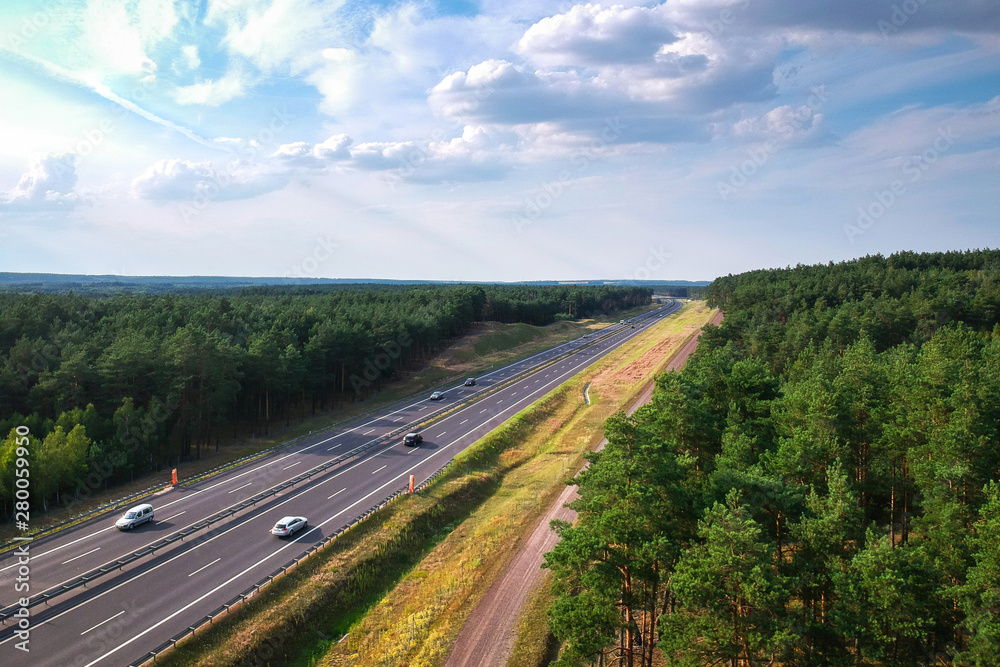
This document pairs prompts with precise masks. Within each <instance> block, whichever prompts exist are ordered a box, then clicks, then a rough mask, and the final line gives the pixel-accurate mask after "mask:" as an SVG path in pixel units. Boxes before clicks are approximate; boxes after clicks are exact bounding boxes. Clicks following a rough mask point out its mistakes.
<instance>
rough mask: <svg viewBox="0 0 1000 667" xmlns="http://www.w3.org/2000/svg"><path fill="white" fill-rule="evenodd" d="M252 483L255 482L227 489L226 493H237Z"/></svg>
mask: <svg viewBox="0 0 1000 667" xmlns="http://www.w3.org/2000/svg"><path fill="white" fill-rule="evenodd" d="M292 465H295V464H294V463H293V464H292ZM289 467H291V466H289ZM285 469H286V470H287V469H288V468H285ZM251 484H253V482H247V483H246V484H244V485H243V486H237V487H236V488H235V489H233V490H232V491H226V494H230V493H236V492H237V491H239V490H240V489H245V488H247V487H248V486H250V485H251Z"/></svg>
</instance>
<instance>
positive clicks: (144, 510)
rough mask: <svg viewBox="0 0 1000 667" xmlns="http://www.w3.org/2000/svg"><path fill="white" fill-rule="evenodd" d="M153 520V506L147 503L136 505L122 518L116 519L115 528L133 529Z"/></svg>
mask: <svg viewBox="0 0 1000 667" xmlns="http://www.w3.org/2000/svg"><path fill="white" fill-rule="evenodd" d="M152 520H153V506H152V505H150V504H148V503H146V504H143V505H136V506H135V507H133V508H131V509H130V510H129V511H127V512H125V514H122V518H120V519H118V521H115V528H117V529H118V530H132V529H133V528H135V527H136V526H141V525H142V524H144V523H146V522H147V521H152Z"/></svg>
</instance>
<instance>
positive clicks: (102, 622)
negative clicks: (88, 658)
mask: <svg viewBox="0 0 1000 667" xmlns="http://www.w3.org/2000/svg"><path fill="white" fill-rule="evenodd" d="M124 613H125V610H124V609H122V610H121V611H120V612H118V613H117V614H115V615H114V616H112V617H111V618H107V619H104V620H103V621H101V622H100V623H98V624H97V625H95V626H94V627H93V628H89V629H87V630H84V631H83V632H81V633H80V636H81V637H82V636H84V635H85V634H87V633H88V632H90V631H91V630H94V629H96V628H99V627H101V626H102V625H104V624H105V623H107V622H108V621H113V620H115V619H116V618H118V617H119V616H121V615H122V614H124Z"/></svg>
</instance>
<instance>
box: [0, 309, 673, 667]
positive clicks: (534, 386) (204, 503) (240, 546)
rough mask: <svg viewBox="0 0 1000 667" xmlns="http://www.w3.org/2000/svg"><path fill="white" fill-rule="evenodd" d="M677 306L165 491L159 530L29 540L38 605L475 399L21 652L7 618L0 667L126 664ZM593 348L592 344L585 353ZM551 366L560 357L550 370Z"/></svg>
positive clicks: (69, 532) (104, 591) (9, 587)
mask: <svg viewBox="0 0 1000 667" xmlns="http://www.w3.org/2000/svg"><path fill="white" fill-rule="evenodd" d="M679 308H680V303H678V302H668V303H667V305H665V306H663V307H661V308H659V309H656V310H654V311H651V312H650V313H648V314H646V315H643V316H641V317H637V318H634V319H633V322H632V324H626V325H625V326H621V325H613V326H612V327H609V328H607V329H604V330H602V331H601V332H600V333H592V334H588V335H587V336H584V337H582V338H579V339H576V340H574V341H570V342H568V343H565V344H563V345H560V346H557V347H555V348H552V349H550V350H547V351H545V352H541V353H539V354H536V355H534V356H532V357H529V358H527V359H524V360H522V361H519V362H517V363H514V364H510V365H508V366H505V367H502V368H499V369H497V370H495V371H492V372H491V373H488V374H486V375H483V376H479V377H477V384H476V386H474V387H464V386H456V387H453V388H450V389H448V390H446V391H445V397H444V399H442V400H441V401H440V402H438V401H430V400H429V399H428V398H427V397H426V396H421V397H414V398H412V399H410V400H406V401H400V402H398V403H396V404H393V405H391V406H388V407H386V408H385V409H384V411H380V412H378V413H377V414H372V415H369V416H367V417H364V418H361V419H359V420H358V421H357V422H355V423H351V424H348V425H345V426H344V427H343V428H341V429H338V430H336V431H327V432H324V433H322V434H317V435H316V436H314V437H312V438H307V439H305V440H303V441H300V442H298V443H296V444H295V445H293V446H290V447H288V448H284V449H281V450H278V451H276V452H273V453H271V454H269V455H268V456H266V457H264V458H262V459H258V460H255V461H253V462H250V463H247V464H245V465H243V466H239V467H236V468H233V469H232V470H229V471H226V472H224V473H221V474H219V475H216V476H214V477H211V478H209V479H207V480H204V481H202V482H200V483H197V484H194V485H191V486H182V487H178V488H175V489H171V490H169V491H166V492H164V493H162V494H159V495H157V496H154V497H153V498H152V499H151V500H146V501H145V502H150V503H152V505H153V507H154V509H155V519H154V521H153V522H150V523H147V524H145V525H143V526H141V527H139V528H136V529H135V530H133V531H129V532H121V531H119V530H118V529H117V528H115V527H114V522H115V520H116V518H117V516H118V514H117V513H114V514H111V513H109V514H105V515H101V516H97V517H94V518H92V519H90V520H88V521H86V522H84V523H82V524H78V525H76V526H74V527H72V528H69V529H66V530H63V531H60V532H58V533H55V534H53V535H50V536H46V537H43V538H40V539H38V540H36V541H33V542H31V543H30V549H29V553H30V560H29V561H28V567H29V569H30V574H29V575H28V577H27V579H28V583H30V595H31V596H36V595H38V594H41V593H43V592H46V591H50V590H53V589H56V588H58V587H59V586H61V585H63V584H64V583H67V582H71V581H73V580H75V579H77V578H78V577H79V576H80V575H81V574H84V573H86V572H90V571H93V570H95V569H96V568H99V567H102V566H107V565H109V564H113V563H114V562H115V561H116V560H117V559H119V558H123V557H124V556H127V555H129V554H131V553H132V552H134V551H136V550H138V549H141V548H142V547H144V546H146V545H149V544H151V543H154V542H157V541H159V540H162V539H163V538H165V537H167V536H169V535H171V534H173V533H175V532H176V531H178V530H181V529H184V528H187V527H189V526H191V525H193V524H196V523H198V522H199V521H201V520H203V519H205V518H206V517H208V516H210V515H212V514H215V513H216V512H219V511H220V510H223V509H225V508H227V507H230V506H233V505H236V504H238V503H239V502H241V501H243V500H246V499H247V498H250V497H252V496H254V495H256V494H258V493H260V492H261V491H264V490H265V489H268V488H270V487H274V486H275V485H277V484H280V483H282V482H285V481H287V480H289V479H291V478H293V477H295V476H297V475H299V474H301V473H303V472H305V471H308V470H310V469H311V468H314V467H315V466H318V465H321V464H323V463H327V462H329V461H330V460H331V459H332V458H335V457H337V456H340V455H342V454H344V453H346V452H349V451H351V450H354V449H356V448H359V447H362V446H364V445H366V444H371V443H373V442H377V441H378V440H379V438H380V437H383V436H385V435H386V434H387V433H392V432H394V431H398V430H400V429H403V428H406V427H407V426H408V425H416V424H420V423H421V422H424V421H425V418H424V416H423V415H426V414H430V413H433V412H434V411H435V410H438V409H439V408H440V407H443V406H448V405H452V406H456V405H457V404H460V403H462V401H465V400H467V399H470V398H474V397H475V396H476V395H482V396H483V397H482V398H481V399H479V400H476V401H474V402H471V403H469V404H467V405H465V406H464V407H460V408H456V409H455V410H454V411H452V412H450V413H447V414H445V415H443V416H442V417H441V418H439V419H437V420H435V421H433V422H432V423H430V424H425V425H424V426H423V428H422V429H421V433H422V434H423V437H424V441H423V443H422V444H421V445H420V446H419V447H405V446H404V445H403V444H402V438H401V436H400V437H394V438H392V439H391V440H389V441H387V442H385V443H383V444H381V445H378V446H375V447H373V448H371V449H370V450H368V451H366V452H365V453H364V454H362V455H360V456H358V457H356V458H352V459H349V460H347V461H344V462H343V463H342V464H340V465H338V466H335V467H333V468H331V469H329V470H327V471H325V472H323V473H320V474H317V475H315V476H314V477H312V478H310V479H309V480H307V481H304V482H302V483H301V484H298V485H296V486H294V487H292V488H290V489H286V490H284V491H282V492H281V493H279V494H278V495H276V496H273V497H272V498H270V499H269V500H265V501H262V502H260V503H258V504H257V505H255V506H253V507H251V508H249V509H247V510H245V511H243V512H241V513H239V514H237V515H235V516H233V517H230V518H228V519H225V520H223V521H219V522H217V523H215V524H213V525H211V526H210V527H209V528H207V529H205V530H202V531H199V532H198V533H196V534H195V535H193V536H190V537H188V538H186V539H185V540H183V541H178V542H176V543H174V544H172V545H170V546H168V547H164V548H161V549H159V550H157V551H156V552H155V553H153V554H152V555H149V556H146V557H143V558H141V559H138V560H136V561H135V562H133V563H131V564H129V565H126V566H124V567H122V568H121V569H115V570H112V571H111V572H109V573H108V574H107V575H104V576H101V577H100V578H98V579H96V580H94V581H92V582H90V583H88V584H87V586H86V587H79V588H75V589H73V590H71V591H68V592H66V593H65V594H61V595H59V596H58V597H55V598H54V599H53V600H52V601H51V602H49V603H47V604H45V605H38V606H35V607H33V608H31V609H30V612H31V614H30V618H29V619H28V621H29V628H30V635H28V636H29V638H30V639H29V643H28V644H27V648H28V649H29V651H28V652H25V651H23V650H21V649H19V648H17V646H18V645H21V646H22V647H23V646H25V645H24V644H23V640H24V635H21V636H18V635H17V634H16V631H17V630H18V619H17V618H11V619H9V620H6V621H4V622H3V624H2V625H0V664H2V665H8V666H14V665H30V666H32V667H39V666H45V665H59V666H61V667H64V666H70V665H73V666H75V665H80V666H90V665H102V666H104V665H127V664H129V663H131V662H132V661H134V660H136V659H138V658H140V657H141V656H143V655H145V654H146V653H147V652H148V651H150V650H153V649H154V648H156V647H157V646H159V645H160V644H162V643H163V642H164V641H165V640H167V639H168V638H170V637H172V636H173V635H175V634H176V633H178V632H180V631H183V630H184V629H185V628H187V627H189V626H190V625H191V624H193V623H195V622H197V621H198V620H199V619H201V618H202V617H204V615H205V614H207V613H209V612H211V611H213V610H215V609H216V608H218V607H219V606H220V605H221V604H223V603H225V602H226V601H228V600H230V599H232V598H233V597H234V596H236V595H238V594H239V593H240V592H242V591H244V590H246V589H247V588H248V587H250V586H252V585H253V584H254V583H256V582H257V581H259V580H260V579H261V578H263V577H265V576H267V575H268V574H270V573H271V572H272V571H274V569H275V568H277V567H279V566H281V565H282V564H283V563H285V562H287V561H289V560H290V559H292V558H294V557H296V556H299V555H302V554H303V553H305V552H306V551H307V550H308V549H309V548H310V547H311V546H313V545H315V544H317V543H318V542H321V541H323V540H324V539H325V538H326V537H328V536H329V535H331V534H333V533H335V532H337V531H338V530H339V529H341V528H343V527H344V526H347V525H349V524H350V523H351V522H352V521H353V520H354V519H355V518H357V517H358V516H360V515H361V514H362V513H364V511H365V510H367V509H368V508H370V507H372V506H373V505H375V504H377V503H378V502H380V501H381V500H384V499H385V498H387V497H388V496H390V495H391V494H392V493H394V492H395V491H397V490H399V489H400V488H401V487H403V486H405V485H406V483H407V481H408V479H409V476H410V475H414V476H415V478H416V481H417V483H420V482H421V481H423V480H424V479H426V478H427V477H429V476H430V475H432V474H433V473H434V472H435V471H437V470H438V469H439V468H441V467H442V466H443V465H445V464H446V463H447V462H448V461H449V460H451V459H452V458H453V457H454V456H455V455H456V454H458V453H459V452H461V451H462V450H463V449H465V448H466V447H468V446H469V445H471V444H473V443H474V442H476V441H477V440H479V439H480V438H482V437H483V436H485V435H486V434H487V433H489V432H490V431H491V430H493V429H494V428H496V427H497V426H499V425H500V424H501V423H503V422H504V421H505V420H507V419H508V418H509V417H511V416H512V415H514V414H515V413H517V412H518V411H519V410H521V409H523V408H524V407H526V406H527V405H529V404H531V403H533V402H534V401H536V400H537V399H538V398H540V397H541V396H543V395H544V394H545V393H547V392H548V391H550V390H551V389H553V388H554V387H556V386H558V385H559V384H561V383H562V382H564V381H566V380H567V379H569V378H570V377H572V376H573V375H575V374H576V373H578V372H579V371H580V370H582V369H583V368H585V367H587V366H589V365H590V364H592V363H593V362H594V361H596V360H597V359H599V358H600V357H602V356H604V355H605V354H607V353H608V352H609V351H611V350H612V349H614V348H615V347H617V346H618V345H620V344H621V343H623V342H624V341H626V340H628V339H630V338H632V337H633V336H635V335H636V334H637V333H639V332H640V331H642V330H643V329H645V328H646V327H648V326H649V325H651V324H653V323H655V322H656V321H658V320H659V319H660V318H661V317H665V316H667V315H669V314H671V313H673V312H676V310H678V309H679ZM633 325H634V327H633ZM608 334H611V335H608ZM605 336H606V337H605ZM596 339H601V340H599V341H598V342H592V341H595V340H596ZM567 353H569V354H568V355H567ZM560 355H567V356H565V358H563V359H561V360H559V361H556V362H554V363H553V361H552V360H553V359H555V358H557V357H559V356H560ZM532 369H537V370H534V371H533V370H532ZM524 373H528V374H527V375H525V376H524V377H523V378H521V379H520V380H519V381H517V382H515V383H513V384H509V385H508V386H505V387H502V388H499V389H498V388H497V387H498V386H501V385H503V384H504V383H509V381H510V379H511V378H512V377H516V376H518V375H519V374H524ZM290 514H291V515H302V516H305V517H307V518H308V520H309V526H308V528H306V529H305V530H302V531H300V532H299V533H297V534H295V535H294V536H292V537H290V538H286V539H281V538H277V537H273V536H272V535H270V534H269V530H270V528H271V526H273V525H274V523H275V522H276V521H277V520H278V519H280V518H281V517H283V516H285V515H290ZM23 560H24V556H23V555H21V554H18V553H17V552H7V553H5V554H3V555H2V556H0V606H2V607H3V608H4V609H6V610H10V609H11V608H12V606H15V605H17V603H18V598H19V597H20V596H22V595H25V593H24V592H17V591H16V590H15V586H16V584H17V583H18V581H17V580H18V579H24V578H25V577H24V575H23V573H22V572H21V570H20V568H21V563H23ZM19 561H20V563H19ZM19 573H20V574H19ZM22 627H23V624H22Z"/></svg>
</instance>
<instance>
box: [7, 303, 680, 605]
mask: <svg viewBox="0 0 1000 667" xmlns="http://www.w3.org/2000/svg"><path fill="white" fill-rule="evenodd" d="M674 303H675V304H676V303H677V301H674ZM650 312H652V311H650ZM640 317H644V316H640ZM612 326H613V325H612ZM614 333H620V330H619V331H616V332H614ZM588 335H590V334H584V335H583V336H580V337H579V338H576V339H574V340H580V339H582V338H585V337H586V336H588ZM611 335H613V334H607V335H605V336H601V337H599V338H596V339H594V340H593V341H589V342H588V343H587V344H586V345H584V346H581V347H580V348H575V349H574V351H578V350H581V349H583V348H584V347H587V346H589V345H590V344H591V343H595V342H598V341H601V340H604V339H605V338H607V337H609V336H611ZM568 342H569V341H568ZM564 344H565V343H564ZM527 358H530V357H527ZM521 361H523V359H520V360H518V361H514V362H509V363H506V364H498V365H495V366H490V367H487V368H485V369H483V371H482V372H493V371H495V370H497V369H499V368H504V367H505V366H512V365H515V364H518V363H520V362H521ZM482 372H481V373H482ZM462 377H465V376H464V375H453V376H450V377H449V378H447V379H446V380H442V381H441V382H440V383H438V384H436V385H431V387H430V388H429V390H430V391H436V390H441V389H444V388H446V387H448V386H450V385H451V384H452V383H454V382H457V381H458V380H459V379H461V378H462ZM425 391H427V390H425ZM485 395H486V394H477V395H476V396H477V397H479V396H485ZM408 400H411V399H409V398H403V399H400V400H399V401H396V403H404V402H406V401H408ZM393 405H394V404H389V405H388V406H386V405H381V406H378V407H374V408H372V409H371V410H366V411H364V412H362V413H360V414H356V415H352V416H351V417H348V418H346V419H342V420H340V421H337V422H334V423H332V424H329V425H327V426H324V427H322V428H320V429H317V430H315V431H310V432H309V433H306V434H304V435H300V436H297V437H295V438H292V439H291V440H286V441H284V442H281V443H278V444H277V445H273V446H271V447H268V448H267V449H262V450H261V451H259V452H255V453H253V454H248V455H247V456H243V457H240V458H239V459H236V460H234V461H229V462H228V463H224V464H222V465H220V466H216V467H215V468H212V469H211V470H207V471H205V472H202V473H198V474H197V475H195V476H194V477H191V478H188V479H185V480H183V481H182V482H180V483H179V484H178V486H190V485H191V484H195V483H197V482H200V481H203V480H205V479H208V478H209V477H212V476H214V475H217V474H219V473H221V472H224V471H226V470H229V469H231V468H234V467H237V466H239V465H242V464H244V463H249V462H250V461H255V460H258V459H261V458H264V457H266V456H267V455H268V454H272V453H274V452H277V451H280V450H282V449H285V448H287V447H291V446H292V445H295V444H297V443H299V442H301V441H303V440H305V439H308V438H312V437H313V436H316V435H319V434H321V433H326V432H328V431H331V430H335V429H338V428H340V427H342V426H345V425H347V424H350V423H352V422H354V421H357V420H359V419H364V418H365V417H368V416H371V415H373V414H375V413H377V412H382V411H384V410H385V409H386V408H387V407H392V406H393ZM435 414H436V413H435ZM169 486H171V485H170V483H168V482H163V483H160V484H155V485H153V486H150V487H147V488H145V489H143V490H141V491H136V492H135V493H132V494H129V495H127V496H124V497H122V498H118V499H117V500H112V501H110V502H108V503H105V504H103V505H100V506H98V507H95V508H93V509H90V510H87V511H86V512H81V513H80V514H77V515H75V516H72V517H70V518H68V519H65V520H63V521H60V522H58V523H55V524H52V525H50V526H46V527H44V528H41V529H39V530H37V531H35V532H33V533H28V534H27V535H23V536H21V537H22V538H24V537H27V538H30V539H31V540H34V539H36V538H39V537H43V536H45V535H49V534H51V533H55V532H58V531H60V530H62V529H63V528H67V527H69V526H72V525H75V524H78V523H82V522H83V521H86V520H88V519H91V518H94V517H97V516H99V515H101V514H104V513H105V512H108V511H109V510H113V509H116V508H121V507H125V506H128V505H130V504H132V503H134V502H135V501H136V500H141V499H143V498H147V497H149V496H151V495H154V494H156V493H158V492H159V491H162V490H164V489H166V488H167V487H169ZM24 541H25V540H24V539H16V540H11V541H8V542H6V543H4V544H2V545H0V554H2V553H4V552H6V551H9V550H11V549H13V548H16V547H17V546H18V545H21V544H23V543H24ZM0 618H2V616H0Z"/></svg>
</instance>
